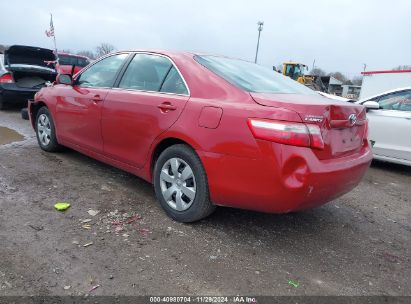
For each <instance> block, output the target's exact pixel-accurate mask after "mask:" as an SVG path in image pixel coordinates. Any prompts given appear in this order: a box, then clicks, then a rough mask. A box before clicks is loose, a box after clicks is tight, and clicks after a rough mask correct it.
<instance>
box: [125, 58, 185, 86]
mask: <svg viewBox="0 0 411 304" xmlns="http://www.w3.org/2000/svg"><path fill="white" fill-rule="evenodd" d="M119 88H123V89H133V90H141V91H152V92H167V93H175V94H187V89H186V87H185V85H184V82H183V80H182V79H181V77H180V75H179V74H178V72H177V70H176V69H175V67H174V66H173V64H172V63H171V61H170V60H169V59H168V58H165V57H163V56H157V55H151V54H136V55H135V56H134V58H133V60H132V61H131V62H130V64H129V66H128V67H127V70H126V71H125V73H124V75H123V77H122V79H121V81H120V83H119Z"/></svg>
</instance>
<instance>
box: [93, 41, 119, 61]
mask: <svg viewBox="0 0 411 304" xmlns="http://www.w3.org/2000/svg"><path fill="white" fill-rule="evenodd" d="M115 49H116V48H115V47H114V45H112V44H110V43H107V42H103V43H101V44H100V45H99V46H97V47H96V57H97V58H98V57H101V56H103V55H106V54H109V53H111V52H112V51H114V50H115Z"/></svg>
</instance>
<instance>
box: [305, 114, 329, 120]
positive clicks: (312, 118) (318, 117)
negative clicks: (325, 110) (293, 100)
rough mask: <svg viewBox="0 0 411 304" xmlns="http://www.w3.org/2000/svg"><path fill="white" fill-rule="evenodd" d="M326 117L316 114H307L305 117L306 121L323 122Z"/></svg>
mask: <svg viewBox="0 0 411 304" xmlns="http://www.w3.org/2000/svg"><path fill="white" fill-rule="evenodd" d="M323 119H324V117H322V116H316V115H306V116H305V117H304V121H308V122H322V121H323Z"/></svg>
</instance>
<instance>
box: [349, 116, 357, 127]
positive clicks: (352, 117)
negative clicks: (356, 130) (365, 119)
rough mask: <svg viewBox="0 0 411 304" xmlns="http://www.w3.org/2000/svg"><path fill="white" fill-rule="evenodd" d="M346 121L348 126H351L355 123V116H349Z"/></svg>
mask: <svg viewBox="0 0 411 304" xmlns="http://www.w3.org/2000/svg"><path fill="white" fill-rule="evenodd" d="M348 120H349V121H350V125H351V126H353V125H355V123H356V122H357V115H355V114H351V115H350V116H348Z"/></svg>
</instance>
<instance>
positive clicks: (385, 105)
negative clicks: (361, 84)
mask: <svg viewBox="0 0 411 304" xmlns="http://www.w3.org/2000/svg"><path fill="white" fill-rule="evenodd" d="M378 103H379V105H380V108H381V109H384V110H398V111H407V112H409V111H411V91H403V92H398V93H393V94H388V95H386V96H382V97H380V99H379V100H378Z"/></svg>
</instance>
